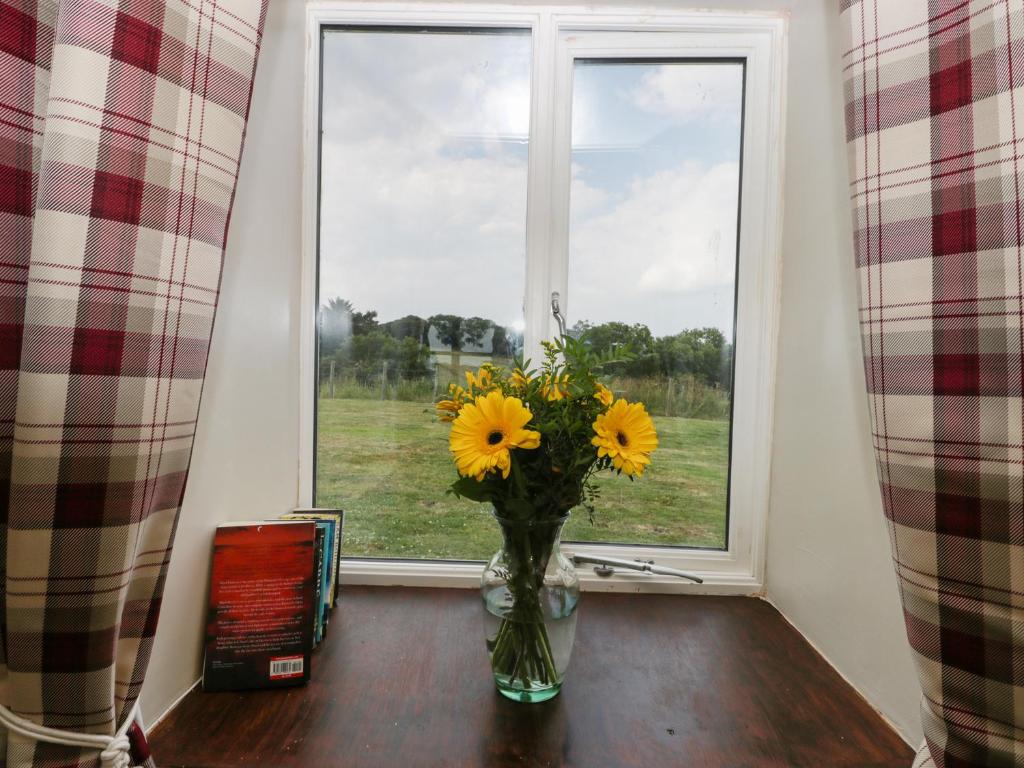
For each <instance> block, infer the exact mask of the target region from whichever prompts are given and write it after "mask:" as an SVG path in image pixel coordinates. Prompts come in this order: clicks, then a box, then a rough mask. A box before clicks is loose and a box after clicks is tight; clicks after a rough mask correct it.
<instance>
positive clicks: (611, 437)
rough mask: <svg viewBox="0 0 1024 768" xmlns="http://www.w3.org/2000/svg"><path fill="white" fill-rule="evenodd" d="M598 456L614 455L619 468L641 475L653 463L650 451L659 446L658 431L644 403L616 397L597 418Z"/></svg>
mask: <svg viewBox="0 0 1024 768" xmlns="http://www.w3.org/2000/svg"><path fill="white" fill-rule="evenodd" d="M594 432H595V433H597V434H596V436H595V437H594V438H593V439H592V440H591V441H590V442H591V443H592V444H593V445H596V446H597V455H598V456H599V457H604V456H609V457H611V460H612V464H613V465H614V466H615V468H616V469H617V470H620V471H622V472H625V473H626V474H627V475H631V476H637V477H639V476H640V475H642V474H643V473H644V469H645V468H646V467H647V465H648V464H650V463H651V452H652V451H653V450H654V449H655V448H657V447H658V433H657V432H656V431H655V429H654V422H653V421H651V417H650V416H649V415H648V413H647V411H646V410H645V409H644V404H643V403H627V402H626V401H625V400H616V401H615V403H614V404H613V405H612V407H611V408H609V409H608V410H607V411H605V412H604V413H602V414H601V415H600V416H598V417H597V420H596V421H594Z"/></svg>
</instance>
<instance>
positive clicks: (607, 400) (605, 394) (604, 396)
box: [594, 382, 615, 408]
mask: <svg viewBox="0 0 1024 768" xmlns="http://www.w3.org/2000/svg"><path fill="white" fill-rule="evenodd" d="M596 390H597V391H596V392H594V398H595V399H596V400H597V401H598V402H599V403H601V405H603V406H604V407H605V408H607V407H608V406H609V405H611V404H612V402H613V401H614V400H615V395H613V394H612V391H611V390H610V389H608V387H606V386H605V385H604V384H602V383H601V382H598V383H597V386H596Z"/></svg>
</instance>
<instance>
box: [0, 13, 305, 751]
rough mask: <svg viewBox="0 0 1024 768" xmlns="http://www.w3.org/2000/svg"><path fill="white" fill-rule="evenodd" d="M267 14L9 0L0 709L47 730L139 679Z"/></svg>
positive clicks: (128, 707)
mask: <svg viewBox="0 0 1024 768" xmlns="http://www.w3.org/2000/svg"><path fill="white" fill-rule="evenodd" d="M265 11H266V0H0V478H2V482H3V484H4V486H3V488H0V504H2V506H0V515H2V518H3V519H2V521H0V522H2V525H0V536H2V537H3V541H0V565H2V566H3V568H4V570H5V574H4V576H3V581H0V583H2V584H4V590H3V594H2V598H3V601H4V602H3V604H2V605H0V619H2V624H3V626H2V628H0V629H2V631H0V638H2V640H3V644H4V645H3V651H4V657H3V660H4V662H5V665H4V666H0V703H2V704H4V705H6V706H7V707H8V708H10V709H11V710H12V711H13V712H14V713H15V714H17V715H19V716H21V717H23V718H26V719H28V720H32V721H35V722H38V723H41V724H44V725H47V726H50V727H53V728H59V729H65V730H69V731H76V732H84V733H96V734H107V735H112V734H113V733H114V731H115V729H116V728H117V727H118V724H120V723H121V722H122V721H123V720H124V719H125V718H126V717H128V715H129V714H130V712H131V711H132V707H133V705H134V703H135V701H136V699H137V697H138V695H139V689H140V688H141V686H142V682H143V679H144V677H145V672H146V666H147V664H148V661H149V655H150V650H151V647H152V641H153V636H154V633H155V631H156V625H157V617H158V615H159V613H160V600H161V594H162V591H163V586H164V579H165V576H166V573H167V564H168V560H169V557H170V552H171V544H172V542H173V539H174V531H175V524H176V521H177V517H178V509H179V506H180V504H181V499H182V494H183V491H184V487H185V478H186V475H187V473H188V466H189V458H190V454H191V449H192V438H193V433H194V429H195V424H196V417H197V413H198V409H199V397H200V392H201V389H202V383H203V375H204V372H205V368H206V360H207V352H208V345H209V340H210V332H211V327H212V324H213V317H214V310H215V308H216V305H217V297H218V293H219V287H220V272H221V257H222V252H223V247H224V239H225V234H226V230H227V224H228V217H229V213H230V210H231V203H232V199H233V195H234V189H235V181H236V178H237V173H238V163H239V157H240V153H241V149H242V138H243V134H244V129H245V124H246V119H247V115H248V109H249V101H250V95H251V91H252V80H253V74H254V69H255V65H256V58H257V54H258V50H259V44H260V37H261V33H262V27H263V19H264V14H265ZM296 87H298V86H296ZM2 733H3V732H2V730H0V734H2ZM131 735H132V742H133V752H134V760H135V762H147V761H148V755H147V750H146V747H145V739H144V737H143V736H142V735H141V729H138V728H134V729H133V732H132V734H131ZM0 764H6V765H8V766H11V768H15V767H17V768H21V767H22V766H48V767H53V768H56V766H61V768H67V767H69V766H96V765H98V752H97V751H96V750H81V749H78V748H71V747H55V746H51V745H47V744H42V743H34V742H32V741H30V740H27V739H25V738H23V737H20V736H16V735H13V734H11V735H9V736H8V737H7V738H6V739H4V738H3V736H2V735H0Z"/></svg>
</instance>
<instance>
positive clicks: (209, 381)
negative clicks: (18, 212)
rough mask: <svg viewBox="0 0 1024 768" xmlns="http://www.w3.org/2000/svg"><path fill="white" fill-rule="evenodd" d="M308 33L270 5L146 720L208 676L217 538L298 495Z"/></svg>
mask: <svg viewBox="0 0 1024 768" xmlns="http://www.w3.org/2000/svg"><path fill="white" fill-rule="evenodd" d="M304 24H305V16H304V8H303V4H302V2H301V0H271V3H270V10H269V13H268V15H267V22H266V28H265V33H264V37H263V48H262V51H261V53H260V59H259V64H258V68H257V73H256V85H255V89H254V92H253V99H252V110H251V116H252V120H251V121H250V122H249V128H248V131H247V133H246V137H245V148H244V154H243V158H242V167H241V170H240V172H239V179H238V190H237V194H236V198H235V205H234V211H233V213H232V217H231V228H230V232H229V233H228V243H227V250H226V252H225V257H224V276H223V283H222V288H221V299H220V305H219V307H218V309H217V320H216V323H215V325H214V330H213V342H212V347H211V352H210V362H209V367H208V370H207V373H206V384H205V386H204V388H203V401H202V406H201V408H200V414H199V426H198V431H197V434H196V442H195V448H194V452H193V455H192V468H191V471H190V474H189V480H188V486H187V488H186V491H185V499H184V503H183V506H182V512H181V517H180V521H179V523H178V533H177V539H176V541H175V546H174V554H173V557H172V559H171V566H170V570H169V572H168V577H167V586H166V590H165V592H164V602H163V607H162V610H161V614H160V625H159V628H158V630H157V636H156V644H155V646H154V649H153V659H152V662H151V663H150V668H149V673H148V675H147V679H146V684H145V687H144V688H143V692H142V702H143V715H144V717H145V719H146V720H147V721H151V720H153V718H154V717H156V716H158V715H159V714H161V713H163V712H164V711H165V710H166V709H167V707H168V706H169V705H170V704H171V703H172V702H173V701H175V700H176V699H177V698H178V696H180V695H181V694H182V693H183V692H184V691H185V690H187V689H188V687H189V686H191V685H192V683H194V682H195V681H196V680H197V679H198V677H199V674H200V667H201V661H202V638H203V621H204V612H205V609H206V590H207V579H208V576H209V568H210V552H211V547H212V543H213V530H214V528H215V527H216V526H217V524H218V523H221V522H224V521H225V520H232V519H233V520H245V519H250V518H251V519H260V518H266V517H271V516H273V515H277V514H281V513H283V512H286V511H288V510H289V509H291V508H292V507H294V506H295V499H296V498H297V494H298V427H297V424H296V420H295V417H296V414H297V413H298V381H297V378H296V372H297V371H298V349H297V346H296V343H295V339H296V338H297V335H296V329H295V327H294V323H295V309H296V307H297V303H298V295H299V243H300V231H299V221H300V212H301V208H300V183H301V174H302V171H301V144H302V141H301V134H302V80H303V67H304V55H303V39H304V34H305V33H304Z"/></svg>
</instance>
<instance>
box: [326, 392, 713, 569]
mask: <svg viewBox="0 0 1024 768" xmlns="http://www.w3.org/2000/svg"><path fill="white" fill-rule="evenodd" d="M318 408H319V418H318V430H319V431H318V444H319V449H318V453H317V499H316V502H317V505H318V506H330V507H335V506H336V507H340V508H341V509H344V510H345V546H344V549H343V553H344V554H345V555H347V556H360V555H362V556H369V557H423V558H452V559H469V560H483V559H486V558H487V557H489V556H490V555H491V554H493V552H494V551H495V550H496V549H497V547H498V544H499V541H498V535H497V529H496V526H495V524H494V522H493V520H491V518H490V510H489V508H487V507H485V506H484V505H482V504H475V503H473V502H470V501H466V500H459V499H455V498H453V497H452V496H448V495H446V494H445V489H446V488H447V487H448V485H449V484H450V483H451V481H452V480H453V479H455V469H454V466H453V464H452V462H451V459H450V458H449V454H448V443H447V439H448V427H447V425H445V424H440V423H438V422H436V421H434V419H433V416H432V413H433V410H432V409H431V408H430V407H429V406H427V405H425V404H423V403H410V402H401V401H380V400H348V399H334V400H332V399H321V400H320V401H319V405H318ZM654 421H655V424H656V425H657V427H658V436H659V439H660V447H659V448H658V451H657V452H656V453H655V454H654V464H653V465H652V467H651V468H650V469H649V470H648V471H647V473H646V474H645V475H644V477H643V479H641V480H638V481H636V482H632V483H631V482H630V481H629V480H628V479H627V478H625V477H614V476H610V475H609V476H605V477H603V478H602V479H601V499H600V502H599V504H598V511H597V519H596V521H595V524H593V525H592V524H591V523H590V521H589V520H588V519H587V515H586V513H585V512H584V511H582V510H579V511H578V512H576V513H574V515H573V517H572V518H571V519H570V521H569V523H568V525H567V526H566V528H565V531H564V533H563V540H566V541H614V542H624V543H645V544H652V543H658V544H676V545H690V546H700V547H721V546H723V545H724V543H725V506H726V498H725V497H726V478H727V474H728V457H729V428H728V427H729V425H728V422H724V421H701V420H697V419H682V418H673V417H655V419H654Z"/></svg>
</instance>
